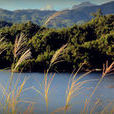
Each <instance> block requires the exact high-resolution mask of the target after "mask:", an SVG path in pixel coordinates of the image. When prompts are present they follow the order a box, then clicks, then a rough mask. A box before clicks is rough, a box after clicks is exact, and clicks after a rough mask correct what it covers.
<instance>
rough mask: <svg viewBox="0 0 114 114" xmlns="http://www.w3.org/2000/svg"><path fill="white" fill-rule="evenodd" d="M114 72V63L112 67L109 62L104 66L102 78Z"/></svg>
mask: <svg viewBox="0 0 114 114" xmlns="http://www.w3.org/2000/svg"><path fill="white" fill-rule="evenodd" d="M111 72H114V62H112V64H111V65H110V66H108V61H107V62H106V64H104V65H103V74H102V77H104V76H106V75H107V74H109V73H111Z"/></svg>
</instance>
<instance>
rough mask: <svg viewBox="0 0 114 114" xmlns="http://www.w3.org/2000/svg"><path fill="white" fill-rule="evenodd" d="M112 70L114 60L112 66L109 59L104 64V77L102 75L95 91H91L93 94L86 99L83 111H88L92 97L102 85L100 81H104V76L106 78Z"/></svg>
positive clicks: (113, 70)
mask: <svg viewBox="0 0 114 114" xmlns="http://www.w3.org/2000/svg"><path fill="white" fill-rule="evenodd" d="M112 72H114V62H112V64H111V65H110V66H108V61H107V62H106V64H103V72H102V77H101V78H100V80H99V81H98V83H97V85H96V87H95V89H94V90H93V92H92V93H91V95H90V96H89V98H87V99H86V100H85V106H84V109H83V111H82V113H85V112H86V113H88V108H89V102H90V100H91V98H92V97H93V95H94V93H95V91H96V90H97V88H98V87H99V85H100V83H101V82H102V80H103V78H104V77H105V76H106V75H108V74H110V73H112Z"/></svg>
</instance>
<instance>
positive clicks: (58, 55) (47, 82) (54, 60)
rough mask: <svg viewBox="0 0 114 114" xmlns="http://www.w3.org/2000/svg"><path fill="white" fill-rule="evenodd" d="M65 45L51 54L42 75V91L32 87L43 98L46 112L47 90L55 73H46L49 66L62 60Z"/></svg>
mask: <svg viewBox="0 0 114 114" xmlns="http://www.w3.org/2000/svg"><path fill="white" fill-rule="evenodd" d="M66 47H67V44H65V45H63V46H62V47H61V48H60V49H58V50H57V51H56V52H55V54H54V55H53V57H52V59H51V61H50V65H49V68H48V69H47V71H46V73H45V75H44V80H43V85H44V93H43V92H41V90H38V89H36V88H35V87H34V88H33V89H34V90H35V91H36V92H37V93H39V94H40V95H41V96H43V98H44V99H45V103H46V110H47V113H48V97H49V91H50V86H51V83H52V81H53V79H54V76H55V73H54V74H52V76H49V75H48V74H49V71H50V69H51V67H52V66H53V65H55V64H57V63H58V62H61V61H63V60H62V58H63V55H64V52H65V49H66ZM48 76H49V79H48ZM41 85H42V84H41ZM41 89H42V88H41Z"/></svg>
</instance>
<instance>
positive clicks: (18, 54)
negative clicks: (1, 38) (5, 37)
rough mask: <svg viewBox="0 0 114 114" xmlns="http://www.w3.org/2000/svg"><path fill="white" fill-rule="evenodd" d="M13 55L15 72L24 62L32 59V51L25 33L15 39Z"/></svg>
mask: <svg viewBox="0 0 114 114" xmlns="http://www.w3.org/2000/svg"><path fill="white" fill-rule="evenodd" d="M13 55H14V64H15V66H13V71H15V70H16V68H17V67H18V66H19V65H20V64H21V63H22V62H23V61H25V60H27V59H30V58H31V51H30V49H29V48H28V45H27V37H26V35H24V34H23V33H21V34H20V35H18V36H17V37H16V39H15V43H14V50H13ZM16 59H18V61H16Z"/></svg>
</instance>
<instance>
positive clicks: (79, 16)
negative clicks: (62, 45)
mask: <svg viewBox="0 0 114 114" xmlns="http://www.w3.org/2000/svg"><path fill="white" fill-rule="evenodd" d="M99 8H100V9H101V10H102V12H103V14H114V1H112V2H108V3H105V4H102V5H95V4H92V3H90V2H83V3H81V4H79V5H74V6H73V7H72V9H67V10H63V11H48V10H44V11H42V10H37V9H34V10H31V9H28V10H16V11H8V10H4V9H0V20H4V21H8V22H13V23H21V22H26V21H32V22H33V23H36V24H38V25H45V26H47V27H67V26H71V25H73V24H77V23H83V22H86V21H88V20H90V19H91V18H92V16H91V15H90V14H91V13H93V12H96V11H97V9H99Z"/></svg>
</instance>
